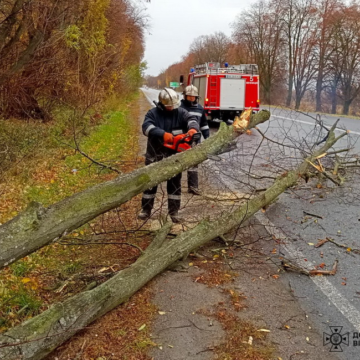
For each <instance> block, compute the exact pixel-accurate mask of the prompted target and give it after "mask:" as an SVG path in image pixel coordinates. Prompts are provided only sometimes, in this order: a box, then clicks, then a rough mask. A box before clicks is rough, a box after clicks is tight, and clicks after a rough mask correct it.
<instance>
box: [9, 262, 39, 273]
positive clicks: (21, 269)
mask: <svg viewBox="0 0 360 360" xmlns="http://www.w3.org/2000/svg"><path fill="white" fill-rule="evenodd" d="M33 268H34V264H33V263H31V262H29V261H27V260H26V259H25V260H24V259H21V260H19V261H17V262H15V263H13V264H12V265H11V266H10V269H11V271H12V273H13V274H14V276H17V277H24V276H25V275H26V274H27V273H28V272H29V271H31V270H32V269H33Z"/></svg>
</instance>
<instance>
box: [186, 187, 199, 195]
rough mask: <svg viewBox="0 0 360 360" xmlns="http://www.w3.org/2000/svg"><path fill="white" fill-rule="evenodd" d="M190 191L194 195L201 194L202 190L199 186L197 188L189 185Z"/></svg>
mask: <svg viewBox="0 0 360 360" xmlns="http://www.w3.org/2000/svg"><path fill="white" fill-rule="evenodd" d="M188 193H189V194H193V195H201V191H200V190H199V189H198V188H195V187H193V186H190V187H189V189H188Z"/></svg>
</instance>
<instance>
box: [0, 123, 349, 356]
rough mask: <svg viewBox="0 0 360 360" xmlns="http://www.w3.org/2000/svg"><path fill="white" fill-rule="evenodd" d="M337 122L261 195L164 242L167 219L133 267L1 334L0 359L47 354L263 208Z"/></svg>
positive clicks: (306, 164)
mask: <svg viewBox="0 0 360 360" xmlns="http://www.w3.org/2000/svg"><path fill="white" fill-rule="evenodd" d="M335 126H336V123H335V124H334V126H333V127H332V130H331V132H330V134H329V137H328V139H327V141H326V143H325V144H324V146H322V147H321V148H320V149H318V150H317V151H315V152H314V153H313V154H312V155H311V156H310V157H308V158H307V159H305V160H304V161H303V162H302V163H301V164H300V166H299V167H298V168H297V169H296V170H293V171H289V172H288V173H286V175H284V176H280V177H279V178H278V179H277V180H276V181H275V182H274V184H273V185H272V186H271V187H269V188H268V189H267V190H266V191H265V192H264V193H263V194H260V195H258V196H257V197H255V198H253V199H251V200H249V201H248V202H247V203H246V204H244V205H241V206H239V207H238V208H237V209H235V211H233V212H230V213H227V214H224V215H222V216H221V217H219V218H218V220H216V221H212V222H209V221H206V220H204V221H202V222H201V223H199V224H198V225H197V226H196V227H194V228H193V229H191V230H189V231H186V232H183V233H181V234H180V235H178V236H177V237H176V238H175V239H173V240H169V241H164V239H165V236H166V234H167V232H168V231H169V230H170V225H169V224H165V226H164V228H163V229H162V230H161V231H159V233H158V235H157V236H156V237H155V244H154V245H153V246H152V247H151V248H150V249H149V250H148V251H146V252H145V254H144V255H143V256H142V257H140V258H139V259H138V260H137V261H136V262H135V263H134V264H133V265H132V266H130V267H129V268H127V269H125V270H122V271H120V272H119V273H118V274H117V275H115V276H114V277H113V278H111V279H110V280H108V281H107V282H105V283H104V284H102V285H100V286H98V287H97V288H95V289H93V290H90V291H86V292H84V293H80V294H78V295H76V296H74V297H72V298H70V299H68V300H66V301H65V302H63V303H60V304H55V305H53V306H52V307H50V308H49V309H48V310H47V311H45V312H44V313H42V314H40V315H38V316H36V317H34V318H33V319H30V320H28V321H26V322H25V323H23V324H21V325H19V326H17V327H15V328H13V329H11V330H9V331H8V332H6V333H4V334H3V335H1V336H0V358H1V359H4V360H15V359H23V360H25V359H29V360H30V359H31V360H40V359H42V358H44V357H45V356H46V355H47V354H48V353H50V352H51V351H52V350H54V349H55V348H56V347H57V346H59V345H60V344H62V343H63V342H64V341H66V340H67V339H69V338H70V337H71V336H73V335H74V334H75V333H76V332H77V331H79V330H81V329H82V328H83V327H85V326H86V325H88V324H89V323H91V322H92V321H94V320H95V319H97V318H99V317H100V316H102V315H103V314H105V313H106V312H108V311H109V310H111V309H113V308H114V307H116V306H117V305H119V304H121V303H123V302H125V301H126V300H127V299H128V298H129V297H130V296H131V295H133V294H134V293H135V292H136V291H137V290H138V289H140V288H141V287H142V286H143V285H144V284H146V283H147V282H148V281H149V280H151V279H152V278H153V277H154V276H156V275H157V274H159V273H160V272H161V271H163V270H165V269H166V268H167V267H168V266H169V265H171V264H172V263H173V262H174V261H176V260H177V259H180V258H182V257H183V256H184V255H187V254H188V253H189V252H190V251H192V250H193V249H196V248H197V247H199V246H201V245H203V244H205V243H206V242H208V241H209V240H211V239H213V238H215V237H217V236H220V235H223V234H225V233H227V232H228V231H230V230H231V229H233V228H234V227H236V226H238V225H239V224H241V223H242V222H244V221H246V220H247V219H249V218H250V217H251V216H252V215H254V214H255V213H256V212H257V211H258V210H260V209H261V208H262V207H264V206H265V205H267V204H269V203H271V202H272V201H274V200H275V199H276V198H277V197H278V196H279V195H280V194H281V193H282V192H284V191H285V190H286V189H287V188H289V187H290V186H293V185H294V184H296V182H297V181H298V179H299V177H300V176H301V175H303V174H304V173H305V172H306V171H307V169H308V167H309V166H310V165H309V163H310V162H313V161H314V160H315V159H316V157H317V156H319V155H321V154H323V153H325V152H326V151H327V150H328V149H329V148H330V147H331V146H332V145H333V144H334V143H335V142H336V141H337V140H338V139H339V138H341V137H342V136H345V135H346V133H344V134H342V135H341V136H339V137H338V138H335V135H334V129H335Z"/></svg>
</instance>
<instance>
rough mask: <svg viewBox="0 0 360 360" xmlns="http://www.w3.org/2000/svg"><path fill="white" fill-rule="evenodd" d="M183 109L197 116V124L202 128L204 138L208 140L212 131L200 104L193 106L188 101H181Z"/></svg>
mask: <svg viewBox="0 0 360 360" xmlns="http://www.w3.org/2000/svg"><path fill="white" fill-rule="evenodd" d="M180 106H181V107H182V108H183V109H186V110H187V111H188V112H189V114H190V115H194V116H196V119H197V122H198V124H199V126H200V131H201V133H202V135H203V137H204V139H207V138H208V137H209V135H210V129H209V125H208V121H207V119H206V115H205V110H204V108H203V107H202V106H201V105H200V104H193V103H191V102H190V101H187V100H184V99H183V100H181V105H180Z"/></svg>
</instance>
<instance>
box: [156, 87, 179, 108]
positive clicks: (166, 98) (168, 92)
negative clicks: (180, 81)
mask: <svg viewBox="0 0 360 360" xmlns="http://www.w3.org/2000/svg"><path fill="white" fill-rule="evenodd" d="M159 102H160V103H161V104H163V105H164V106H165V107H173V108H174V109H177V108H178V107H179V105H180V96H179V94H178V93H177V92H176V91H175V90H173V89H170V88H164V89H163V90H161V91H160V93H159Z"/></svg>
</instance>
